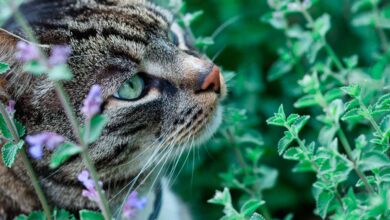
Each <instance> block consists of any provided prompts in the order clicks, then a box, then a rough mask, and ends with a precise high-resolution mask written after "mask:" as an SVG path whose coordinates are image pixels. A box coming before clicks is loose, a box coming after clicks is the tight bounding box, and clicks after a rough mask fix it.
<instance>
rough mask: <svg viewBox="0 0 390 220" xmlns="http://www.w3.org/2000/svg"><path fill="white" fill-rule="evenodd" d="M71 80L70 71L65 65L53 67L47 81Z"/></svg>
mask: <svg viewBox="0 0 390 220" xmlns="http://www.w3.org/2000/svg"><path fill="white" fill-rule="evenodd" d="M72 78H73V75H72V71H71V70H70V68H69V66H68V65H66V64H63V65H58V66H55V67H54V68H52V69H50V71H49V79H50V80H53V81H60V80H71V79H72Z"/></svg>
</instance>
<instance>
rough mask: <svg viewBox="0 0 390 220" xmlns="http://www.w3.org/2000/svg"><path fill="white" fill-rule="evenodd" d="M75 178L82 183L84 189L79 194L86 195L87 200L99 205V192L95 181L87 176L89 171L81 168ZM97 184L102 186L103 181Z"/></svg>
mask: <svg viewBox="0 0 390 220" xmlns="http://www.w3.org/2000/svg"><path fill="white" fill-rule="evenodd" d="M77 179H78V180H79V181H80V182H81V183H82V184H83V185H84V187H85V189H83V191H82V193H81V195H82V196H84V197H87V198H88V199H89V200H91V201H93V202H96V203H97V204H98V205H99V206H101V202H100V199H99V194H98V192H97V190H96V187H95V182H94V181H93V180H92V179H91V178H90V177H89V172H88V171H86V170H83V171H82V172H81V173H80V174H79V175H78V176H77ZM99 185H100V186H102V185H103V183H102V182H99Z"/></svg>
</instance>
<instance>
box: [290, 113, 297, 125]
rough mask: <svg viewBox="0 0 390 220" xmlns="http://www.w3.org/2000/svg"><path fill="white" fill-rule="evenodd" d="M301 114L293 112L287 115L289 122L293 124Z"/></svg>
mask: <svg viewBox="0 0 390 220" xmlns="http://www.w3.org/2000/svg"><path fill="white" fill-rule="evenodd" d="M299 117H300V116H299V115H298V114H291V115H289V116H288V117H287V124H288V125H291V124H292V123H294V122H295V121H296V120H297V119H298V118H299Z"/></svg>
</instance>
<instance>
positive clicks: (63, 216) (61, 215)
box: [54, 209, 76, 220]
mask: <svg viewBox="0 0 390 220" xmlns="http://www.w3.org/2000/svg"><path fill="white" fill-rule="evenodd" d="M54 219H56V220H76V219H75V218H74V216H73V215H71V214H70V213H69V212H68V211H66V210H63V209H60V210H54Z"/></svg>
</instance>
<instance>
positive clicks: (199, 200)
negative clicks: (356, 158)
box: [173, 0, 379, 219]
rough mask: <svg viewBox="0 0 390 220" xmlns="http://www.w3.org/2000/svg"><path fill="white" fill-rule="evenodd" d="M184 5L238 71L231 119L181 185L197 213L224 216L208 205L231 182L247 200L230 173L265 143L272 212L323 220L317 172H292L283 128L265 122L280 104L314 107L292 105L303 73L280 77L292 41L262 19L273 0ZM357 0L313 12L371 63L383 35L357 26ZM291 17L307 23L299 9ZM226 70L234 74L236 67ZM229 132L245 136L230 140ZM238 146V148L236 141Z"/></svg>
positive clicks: (232, 84)
mask: <svg viewBox="0 0 390 220" xmlns="http://www.w3.org/2000/svg"><path fill="white" fill-rule="evenodd" d="M185 3H186V6H187V7H186V11H187V12H195V11H198V10H202V11H203V14H202V16H201V17H199V19H197V20H196V21H195V22H194V23H193V24H192V30H193V32H194V35H195V36H202V37H205V36H206V37H207V36H213V35H214V36H215V38H214V44H213V45H212V46H209V47H208V49H207V50H206V53H207V55H208V56H209V57H210V58H213V59H215V63H216V64H217V65H219V66H221V67H222V68H223V69H224V70H225V72H228V71H233V72H234V73H235V76H234V77H233V79H232V80H230V81H229V83H228V84H229V95H228V98H227V99H226V100H225V101H224V102H223V105H224V109H225V118H224V124H223V126H222V128H221V129H220V132H218V133H217V134H216V135H215V136H214V138H213V139H212V140H211V141H210V142H209V143H208V144H206V145H204V146H201V147H200V148H198V149H195V150H193V151H192V153H191V154H190V155H188V159H187V160H186V163H185V164H184V165H183V166H184V168H183V170H182V171H181V174H180V176H179V178H178V179H177V180H176V181H175V183H174V187H173V188H174V190H176V191H177V192H179V193H180V194H181V195H182V198H183V200H184V201H185V202H186V203H187V204H188V206H189V207H190V208H191V211H192V213H193V215H194V216H196V219H218V218H220V217H221V216H222V208H221V207H219V206H215V205H213V204H209V203H207V200H208V199H210V198H212V197H213V195H214V193H215V190H216V189H219V190H221V189H223V187H224V186H229V187H230V188H231V193H232V196H233V199H234V200H235V201H238V202H237V203H240V201H241V200H245V198H244V197H245V195H244V194H243V193H242V191H240V190H238V189H234V187H232V186H231V185H232V184H229V175H228V173H229V172H230V173H231V172H233V171H231V170H232V169H233V170H234V169H235V167H237V166H240V160H241V159H242V158H240V155H237V148H239V149H240V150H241V151H242V152H248V149H249V150H250V149H253V148H256V149H259V148H261V153H262V154H263V156H262V159H261V160H260V163H261V164H262V166H263V168H264V169H263V171H264V173H263V174H264V175H263V177H262V179H261V180H260V181H259V183H258V184H260V187H262V192H263V193H262V195H261V196H262V197H263V198H262V199H264V200H265V201H266V207H267V208H268V210H269V212H270V214H271V215H272V217H274V218H279V219H283V218H284V217H285V216H286V215H288V214H289V213H293V214H294V219H320V218H319V217H318V216H316V215H314V214H313V210H314V208H315V202H314V199H313V195H312V192H311V188H312V187H311V185H312V183H313V182H314V181H315V174H313V173H294V172H293V171H292V168H293V167H294V165H295V162H291V161H286V160H284V159H283V158H281V157H280V156H279V155H278V153H277V147H276V146H277V142H278V140H279V139H280V137H281V135H282V131H281V130H280V129H278V128H275V127H272V126H267V125H266V123H265V121H266V119H267V118H268V117H270V116H272V115H273V113H274V112H276V111H277V108H278V106H279V105H280V104H281V103H283V104H284V105H285V106H286V109H285V111H286V112H288V113H291V112H292V111H294V112H298V113H302V114H304V113H306V114H310V113H314V112H302V110H297V109H292V106H293V103H294V102H295V101H296V100H297V99H298V98H299V96H301V95H302V90H301V88H300V87H299V86H298V83H297V81H298V80H300V79H301V78H302V77H303V74H304V73H302V72H300V71H296V70H295V69H291V70H290V71H287V72H286V73H283V77H280V78H277V79H275V77H274V75H275V73H274V72H275V69H277V68H275V67H274V64H275V62H276V61H277V60H278V58H279V54H278V50H279V49H280V48H284V47H285V45H286V37H285V36H284V33H283V32H281V31H279V30H276V29H274V28H273V27H271V26H270V25H269V24H267V23H265V22H262V19H261V18H262V17H263V16H264V15H265V14H267V13H268V12H270V8H269V6H268V4H267V1H266V0H242V1H237V0H185ZM353 3H354V1H350V0H343V1H340V0H326V1H317V3H316V4H315V5H314V6H313V7H312V8H311V9H310V13H311V14H312V16H313V17H314V18H316V17H318V16H319V15H321V14H323V13H325V12H326V13H328V14H330V15H331V24H332V28H331V31H330V33H329V34H328V35H327V40H328V42H329V43H330V44H331V45H332V46H333V48H334V50H335V51H336V53H337V54H338V55H339V56H341V57H346V56H350V55H352V54H358V55H359V56H360V57H361V58H362V60H361V62H362V63H364V62H370V60H369V59H370V57H372V53H374V51H377V50H378V47H379V44H378V40H377V36H376V34H375V31H374V30H373V29H372V28H368V27H367V28H365V27H359V28H356V27H354V26H352V25H351V20H352V19H353V15H352V13H351V5H352V4H353ZM291 19H292V21H293V22H300V21H303V18H302V17H300V16H299V15H296V16H295V17H294V16H293V17H292V18H291ZM216 33H217V34H216ZM226 75H227V77H228V78H230V77H231V74H230V73H229V72H228V73H227V74H226ZM317 110H318V111H321V109H315V108H314V109H310V110H308V111H317ZM316 123H317V124H316ZM320 126H321V125H320V124H319V123H318V122H315V120H312V121H311V124H309V126H307V127H306V128H305V130H304V132H305V133H304V136H305V138H307V139H308V140H313V139H315V138H316V136H317V135H318V134H317V133H313V132H308V131H314V130H315V131H318V130H319V127H320ZM229 129H230V133H229ZM226 131H228V132H226ZM244 131H245V135H244ZM229 134H230V136H233V138H236V139H237V140H239V141H236V142H235V143H234V141H233V142H232V141H231V139H230V141H229ZM234 144H237V146H232V145H234ZM186 158H187V157H184V158H183V162H184V160H185V159H186ZM237 206H238V207H239V206H240V205H239V204H237Z"/></svg>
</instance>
